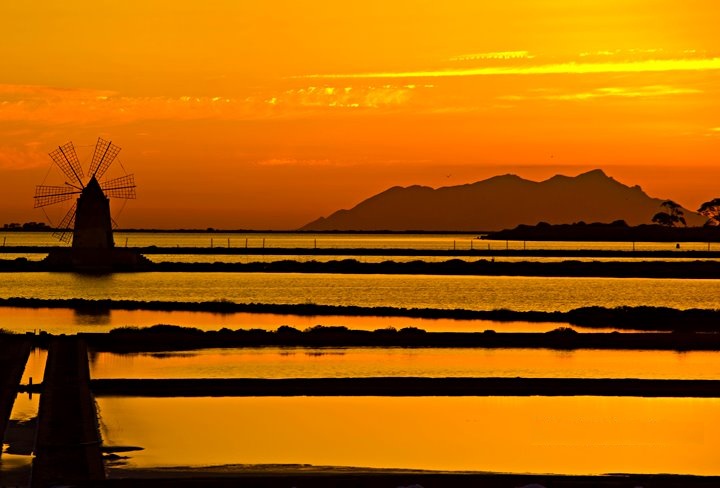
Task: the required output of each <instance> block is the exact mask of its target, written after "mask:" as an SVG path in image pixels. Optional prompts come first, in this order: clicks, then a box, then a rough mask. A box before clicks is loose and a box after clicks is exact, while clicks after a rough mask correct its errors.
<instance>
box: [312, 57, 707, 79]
mask: <svg viewBox="0 0 720 488" xmlns="http://www.w3.org/2000/svg"><path fill="white" fill-rule="evenodd" d="M711 70H720V57H713V58H695V59H645V60H637V61H632V60H630V61H617V62H597V63H594V62H575V61H571V62H564V63H551V64H536V65H531V66H528V65H522V66H520V65H517V66H479V67H473V68H460V69H458V68H446V69H438V70H421V71H397V72H393V71H385V72H375V73H344V74H343V73H334V74H310V75H305V76H302V77H304V78H311V79H391V78H406V79H407V78H441V77H464V76H501V75H555V74H600V73H654V72H668V71H711Z"/></svg>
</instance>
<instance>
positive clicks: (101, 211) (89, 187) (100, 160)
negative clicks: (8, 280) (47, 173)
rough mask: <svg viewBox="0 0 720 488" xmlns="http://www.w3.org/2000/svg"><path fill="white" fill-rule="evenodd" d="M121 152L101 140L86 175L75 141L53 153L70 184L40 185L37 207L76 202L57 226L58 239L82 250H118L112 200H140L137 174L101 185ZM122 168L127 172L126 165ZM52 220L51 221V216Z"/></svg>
mask: <svg viewBox="0 0 720 488" xmlns="http://www.w3.org/2000/svg"><path fill="white" fill-rule="evenodd" d="M119 152H120V148H119V147H118V146H116V145H115V144H113V143H112V142H110V141H106V140H104V139H102V138H100V137H98V140H97V144H96V145H95V152H94V153H93V156H92V160H91V161H90V165H89V166H90V167H89V168H88V171H87V172H86V173H83V170H82V166H81V164H80V161H79V159H78V156H77V153H76V151H75V146H73V143H72V142H68V143H67V144H65V145H63V146H58V148H57V149H56V150H54V151H53V152H51V153H50V157H51V158H52V160H53V162H54V163H55V164H56V165H57V166H58V167H59V168H60V169H61V170H62V172H63V174H64V175H65V176H66V177H67V179H68V180H69V181H65V185H64V186H49V185H39V186H37V187H36V188H35V196H34V199H35V208H43V207H46V206H49V205H54V204H58V203H62V202H66V201H69V200H72V199H75V202H73V205H72V208H70V210H68V212H67V213H66V214H65V216H64V217H63V218H62V220H61V222H60V224H59V225H58V226H57V227H56V230H55V232H54V233H53V236H54V237H57V238H59V239H60V240H61V241H64V242H70V241H71V240H72V247H73V248H78V249H85V250H87V249H95V250H97V249H110V248H112V247H114V242H113V235H112V229H113V227H115V226H116V225H117V224H115V222H114V220H113V219H112V216H111V215H110V198H120V199H124V200H132V199H135V198H137V195H136V193H135V175H132V174H125V175H124V176H120V177H117V178H107V179H105V180H103V181H102V182H100V180H101V178H102V177H103V175H105V174H106V172H107V171H108V169H109V168H110V165H111V164H112V163H113V161H115V159H116V158H117V155H118V153H119ZM120 168H121V169H122V171H123V172H125V168H123V167H122V165H120ZM76 197H77V198H76ZM44 211H45V209H44V208H43V212H44ZM46 216H47V214H46ZM48 220H50V218H49V217H48Z"/></svg>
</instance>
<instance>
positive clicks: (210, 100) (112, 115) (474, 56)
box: [0, 0, 720, 229]
mask: <svg viewBox="0 0 720 488" xmlns="http://www.w3.org/2000/svg"><path fill="white" fill-rule="evenodd" d="M719 25H720V2H717V1H716V0H674V1H670V0H598V1H595V0H537V1H535V0H503V1H480V0H465V1H459V0H458V1H453V0H446V1H442V2H440V1H436V0H432V1H420V0H418V1H399V0H396V1H392V0H382V1H377V0H362V1H337V0H335V1H332V2H331V1H325V0H318V1H314V2H299V1H289V0H288V1H279V0H268V1H240V0H235V1H230V0H207V1H203V2H197V1H183V0H172V1H132V0H131V1H124V2H117V1H102V0H93V1H83V0H74V1H70V2H67V1H47V2H19V1H18V2H15V1H6V2H2V4H1V5H0V39H2V42H1V43H0V174H1V175H2V182H3V188H2V204H1V205H0V224H1V223H4V222H24V221H28V220H44V219H45V216H44V215H43V213H42V212H41V211H40V210H35V209H33V198H32V196H33V194H34V186H35V185H36V184H40V183H42V182H43V181H45V183H46V184H62V181H63V180H62V177H61V175H60V174H59V173H57V172H55V171H50V172H49V171H48V170H49V168H50V164H51V161H50V158H49V157H48V155H47V153H48V152H50V151H51V150H53V149H54V148H56V147H57V146H58V145H60V144H64V143H66V142H68V141H73V142H74V143H75V145H76V146H78V150H79V153H80V155H81V159H82V158H83V156H84V155H85V154H86V153H87V149H85V148H88V147H89V146H92V145H94V143H95V140H96V138H97V137H98V136H102V137H103V138H106V139H110V140H112V141H113V142H114V143H116V144H117V145H119V146H120V147H122V148H123V149H122V152H121V153H120V157H119V159H120V161H121V163H122V165H123V166H124V167H125V168H126V169H127V171H128V172H132V173H135V175H136V180H137V183H138V200H136V201H131V202H129V203H128V204H127V205H126V206H125V208H124V209H123V212H122V215H121V216H119V218H118V221H119V224H120V226H121V227H157V228H171V227H186V228H204V227H210V226H212V227H218V228H255V229H292V228H297V227H300V226H301V225H303V224H305V223H307V222H309V221H311V220H314V219H315V218H317V217H319V216H326V215H328V214H329V213H331V212H332V211H334V210H337V209H339V208H350V207H352V206H353V205H355V204H357V203H358V202H360V201H361V200H363V199H365V198H367V197H369V196H371V195H373V194H375V193H378V192H380V191H382V190H385V189H387V188H388V187H390V186H394V185H403V186H405V185H411V184H422V185H428V186H433V187H438V186H447V185H457V184H464V183H471V182H473V181H477V180H480V179H484V178H487V177H490V176H494V175H497V174H504V173H515V174H518V175H520V176H522V177H525V178H529V179H534V180H540V179H545V178H548V177H550V176H552V175H554V174H556V173H563V174H567V175H575V174H578V173H580V172H583V171H586V170H589V169H593V168H602V169H604V170H605V171H606V173H608V174H609V175H610V176H613V177H614V178H615V179H617V180H619V181H621V182H623V183H626V184H629V185H635V184H639V185H641V186H642V188H643V189H644V190H645V191H646V192H648V193H649V194H650V195H652V196H655V197H659V198H672V199H674V200H676V201H678V202H679V203H681V204H682V205H684V206H687V207H689V208H692V209H695V208H697V206H698V205H699V204H700V203H701V202H703V201H705V200H709V199H710V198H714V197H718V196H720V183H719V182H720V43H719V42H718V41H720V34H719V33H718V26H719ZM89 150H90V151H91V149H89ZM88 157H89V156H88ZM581 197H582V196H579V198H581ZM113 205H114V206H115V204H113Z"/></svg>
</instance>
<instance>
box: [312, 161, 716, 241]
mask: <svg viewBox="0 0 720 488" xmlns="http://www.w3.org/2000/svg"><path fill="white" fill-rule="evenodd" d="M662 202H663V199H659V198H652V197H650V196H648V195H647V194H646V193H645V192H644V191H643V190H642V189H641V188H640V187H639V186H633V187H629V186H627V185H624V184H622V183H620V182H618V181H616V180H615V179H613V178H612V177H609V176H607V175H606V174H605V173H604V172H603V171H602V170H600V169H595V170H592V171H588V172H587V173H582V174H579V175H578V176H575V177H571V176H564V175H556V176H553V177H552V178H550V179H548V180H545V181H540V182H536V181H530V180H526V179H523V178H520V177H519V176H516V175H512V174H507V175H502V176H494V177H492V178H488V179H486V180H482V181H478V182H476V183H471V184H467V185H458V186H447V187H442V188H437V189H434V188H430V187H427V186H418V185H414V186H409V187H400V186H395V187H392V188H390V189H388V190H385V191H384V192H382V193H379V194H377V195H375V196H373V197H370V198H368V199H367V200H365V201H363V202H361V203H359V204H358V205H356V206H355V207H353V208H352V209H350V210H338V211H337V212H334V213H333V214H332V215H330V216H329V217H327V218H323V217H321V218H319V219H317V220H315V221H313V222H310V223H309V224H307V225H305V226H303V227H302V228H301V229H300V230H304V231H325V230H339V231H343V230H357V231H372V230H389V231H409V230H423V231H472V232H475V231H493V230H501V229H507V228H511V227H515V226H517V225H519V224H529V225H534V224H537V223H538V222H548V223H551V224H571V223H575V222H579V221H584V222H588V223H590V222H608V223H609V222H613V221H615V220H624V221H625V222H627V223H628V224H629V225H639V224H649V223H650V220H651V219H652V216H653V215H655V214H656V213H657V212H659V211H661V208H660V204H661V203H662ZM683 210H684V211H685V218H686V220H687V223H688V225H690V226H693V225H702V224H703V223H704V222H705V219H704V218H703V217H702V216H699V215H697V214H696V213H694V212H692V211H690V210H687V209H683Z"/></svg>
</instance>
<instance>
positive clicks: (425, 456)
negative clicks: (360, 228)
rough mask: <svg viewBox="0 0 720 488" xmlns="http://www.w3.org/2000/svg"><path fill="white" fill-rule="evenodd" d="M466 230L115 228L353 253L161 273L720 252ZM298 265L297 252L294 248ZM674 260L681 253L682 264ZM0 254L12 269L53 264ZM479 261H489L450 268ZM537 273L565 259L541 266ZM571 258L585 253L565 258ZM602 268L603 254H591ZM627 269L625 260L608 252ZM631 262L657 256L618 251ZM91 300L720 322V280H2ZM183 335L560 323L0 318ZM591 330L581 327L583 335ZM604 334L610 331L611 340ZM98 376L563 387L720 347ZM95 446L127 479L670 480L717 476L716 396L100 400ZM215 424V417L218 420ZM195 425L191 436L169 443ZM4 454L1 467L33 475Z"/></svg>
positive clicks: (25, 406) (436, 355)
mask: <svg viewBox="0 0 720 488" xmlns="http://www.w3.org/2000/svg"><path fill="white" fill-rule="evenodd" d="M478 237H480V236H474V235H467V234H306V233H219V232H213V233H208V232H155V233H152V232H144V233H137V232H118V233H116V235H115V241H116V245H118V246H121V247H124V246H127V247H148V246H157V247H161V248H172V247H205V248H209V247H213V248H233V249H235V248H252V249H263V248H266V249H272V248H282V249H313V250H316V249H320V250H322V249H338V248H342V249H356V250H358V251H357V253H356V254H352V255H349V256H333V255H330V254H328V255H322V254H319V255H312V256H307V255H302V254H292V253H289V254H288V255H284V256H275V255H269V254H268V255H262V254H253V255H249V254H246V255H243V254H242V253H240V254H232V255H230V254H221V253H219V254H213V255H203V254H197V255H173V254H172V252H170V251H168V252H167V253H165V254H153V255H149V257H150V259H152V260H157V261H182V262H208V260H212V261H219V262H256V261H261V262H263V261H264V262H268V261H270V260H278V259H297V260H327V261H329V260H334V259H357V260H358V261H362V262H378V261H384V260H394V261H400V260H432V261H443V260H448V259H451V258H449V257H443V256H412V257H410V256H390V255H388V256H382V255H373V256H368V255H363V252H362V250H363V249H373V250H378V249H379V250H382V249H411V250H415V251H423V250H427V251H429V252H431V251H439V250H454V251H456V252H457V251H462V250H468V251H471V250H477V249H483V250H491V251H494V250H496V251H497V255H494V256H492V258H493V259H496V260H503V259H506V260H510V259H515V260H523V259H528V258H517V257H509V256H503V251H507V250H510V249H525V250H528V249H540V250H545V249H552V250H560V251H562V250H568V251H576V250H583V249H584V250H620V251H632V250H657V251H671V252H672V251H676V250H677V251H680V250H698V251H706V250H708V249H710V250H715V251H720V244H717V243H713V244H710V245H708V244H707V243H682V244H681V247H680V249H678V248H677V246H676V243H652V242H646V243H641V242H637V243H623V242H583V243H574V242H542V243H540V242H522V241H488V240H484V239H479V238H478ZM0 244H2V245H3V246H48V245H57V244H58V243H57V241H55V240H53V238H52V237H51V236H50V235H49V234H46V233H22V232H5V233H2V232H0ZM300 252H301V251H298V253H300ZM681 256H682V255H680V254H679V255H678V257H677V258H669V259H685V260H686V259H688V258H686V257H684V256H683V257H681ZM42 257H43V255H42V254H38V253H23V254H2V253H0V259H16V258H25V259H41V258H42ZM452 259H463V260H468V261H473V260H477V259H488V257H483V258H478V257H477V256H471V255H467V256H462V255H459V256H455V255H454V256H452ZM531 259H536V260H562V259H563V258H562V256H560V257H553V258H539V257H537V258H531ZM573 259H578V258H573ZM582 259H588V260H601V258H582ZM602 259H609V260H619V259H615V258H602ZM621 259H624V260H643V259H648V258H634V257H632V256H628V257H623V258H621ZM12 297H25V298H43V299H64V298H87V299H112V300H121V299H122V300H137V301H169V302H205V301H218V300H224V301H231V302H236V303H264V304H309V303H312V304H318V305H356V306H363V307H381V306H382V307H387V306H390V307H403V308H437V309H467V310H496V309H507V310H517V311H530V310H538V311H568V310H572V309H574V308H578V307H585V306H593V305H598V306H604V307H617V306H666V307H673V308H678V309H691V308H704V309H720V280H694V279H652V278H644V279H637V278H543V277H503V276H493V277H487V276H425V275H382V274H373V275H354V274H303V273H261V272H259V273H231V272H229V273H226V272H217V273H203V272H197V273H193V272H163V273H155V272H149V273H119V274H108V275H101V276H91V275H81V274H73V273H49V272H37V273H22V272H17V273H0V298H12ZM155 324H174V325H182V326H188V327H197V328H200V329H204V330H217V329H220V328H224V327H227V328H232V329H239V328H246V329H249V328H263V329H268V330H274V329H276V328H278V327H279V326H281V325H290V326H293V327H296V328H299V329H304V328H308V327H313V326H315V325H344V326H347V327H349V328H351V329H365V330H374V329H379V328H387V327H395V328H398V329H399V328H402V327H419V328H423V329H426V330H429V331H483V330H488V329H492V330H496V331H498V332H502V331H514V332H518V331H528V332H530V331H532V332H544V331H547V330H552V329H553V328H556V327H561V326H567V325H568V324H563V323H549V324H548V323H545V324H538V323H526V322H492V321H487V320H477V321H475V320H451V319H414V318H402V317H400V318H398V317H356V316H342V315H336V316H315V317H307V316H294V315H279V314H252V313H238V314H213V313H205V312H180V311H170V312H160V311H121V310H110V311H104V312H101V313H97V312H94V313H89V312H87V311H84V310H73V309H46V308H38V309H27V308H13V307H2V308H0V329H5V330H8V331H12V332H17V333H26V332H39V331H47V332H51V333H57V334H60V333H62V334H74V333H77V332H105V331H108V330H111V329H113V328H116V327H125V326H137V327H144V326H150V325H155ZM578 330H580V329H578ZM603 330H604V331H611V330H614V329H613V328H612V327H608V328H607V329H603ZM46 356H47V353H46V351H44V350H41V349H36V350H35V351H33V353H32V354H31V358H30V361H29V362H28V364H27V366H26V371H25V374H24V378H23V381H24V382H25V383H27V382H29V381H30V378H33V379H34V381H35V382H37V381H39V380H40V379H41V378H42V374H43V368H44V363H45V359H46ZM90 371H91V376H92V377H93V378H250V377H253V378H310V377H374V376H399V377H536V378H541V377H562V378H653V379H720V352H673V351H606V350H603V351H601V350H570V351H558V350H547V349H498V350H484V349H463V350H454V349H444V348H426V349H411V350H410V349H403V348H357V347H355V348H352V347H350V348H243V349H232V348H225V349H224V348H217V349H206V350H196V351H183V352H163V353H153V354H112V353H105V352H92V353H91V355H90ZM38 398H39V395H37V394H35V395H33V396H32V397H30V396H27V395H18V397H17V399H16V402H15V406H14V409H13V413H12V419H13V421H16V422H20V423H22V422H23V421H28V420H30V419H32V418H34V417H35V416H36V415H37V408H38ZM96 401H97V408H98V411H99V416H100V429H101V433H102V436H103V441H104V442H105V443H106V444H112V445H126V446H127V445H129V446H140V447H142V448H143V450H142V451H134V452H130V453H128V457H127V459H123V460H120V461H116V464H112V463H110V464H108V469H109V470H110V471H112V469H113V466H118V467H123V468H129V469H132V468H155V467H164V466H165V467H166V466H191V467H193V466H194V467H200V466H207V465H210V464H221V465H224V464H228V465H229V464H249V465H252V464H263V465H266V464H280V465H282V464H293V465H297V464H312V465H318V466H336V467H348V466H353V467H370V468H408V469H411V468H412V469H437V470H463V471H495V472H515V473H528V472H529V473H559V474H602V473H675V474H696V475H720V463H718V461H717V455H716V453H717V452H718V450H720V427H719V426H718V425H719V424H718V422H717V419H718V418H720V399H707V398H704V399H703V398H672V399H671V398H633V397H629V398H628V397H593V396H579V397H562V396H561V397H457V398H453V397H447V398H445V397H414V398H404V397H392V398H391V397H332V398H324V397H267V398H253V397H249V398H224V397H219V398H139V397H99V398H97V399H96ZM218 419H222V421H218ZM177 425H183V429H177ZM30 462H31V457H30V456H28V455H18V454H7V453H6V454H3V455H2V457H0V474H1V473H2V470H3V469H9V468H14V467H17V466H23V465H28V464H29V463H30Z"/></svg>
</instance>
